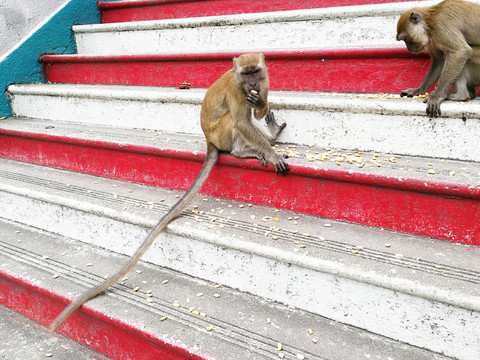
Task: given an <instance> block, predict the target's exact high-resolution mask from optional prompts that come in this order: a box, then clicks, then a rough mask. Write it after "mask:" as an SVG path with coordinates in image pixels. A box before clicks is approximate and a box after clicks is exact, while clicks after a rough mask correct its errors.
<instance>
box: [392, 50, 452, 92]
mask: <svg viewBox="0 0 480 360" xmlns="http://www.w3.org/2000/svg"><path fill="white" fill-rule="evenodd" d="M444 63H445V61H444V59H443V58H438V57H437V58H432V64H431V65H430V69H429V70H428V73H427V75H426V76H425V79H423V81H422V84H421V85H420V86H419V87H418V88H414V89H407V90H403V91H402V92H400V96H408V97H412V96H416V95H421V94H425V93H426V92H427V90H428V89H430V88H431V87H432V86H433V85H434V84H435V82H436V81H437V80H438V78H439V77H440V74H441V73H442V69H443V65H444Z"/></svg>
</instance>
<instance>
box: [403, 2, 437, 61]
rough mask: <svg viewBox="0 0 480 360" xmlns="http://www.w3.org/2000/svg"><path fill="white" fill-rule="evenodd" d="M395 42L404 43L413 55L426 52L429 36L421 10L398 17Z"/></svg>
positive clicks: (414, 10) (411, 11)
mask: <svg viewBox="0 0 480 360" xmlns="http://www.w3.org/2000/svg"><path fill="white" fill-rule="evenodd" d="M397 40H398V41H405V45H406V46H407V49H408V51H410V52H411V53H414V54H418V53H420V52H422V51H427V50H428V45H429V43H430V36H429V35H428V27H427V24H426V23H425V20H424V18H423V16H422V12H421V9H413V10H410V11H407V12H406V13H404V14H403V15H402V16H400V19H399V20H398V23H397Z"/></svg>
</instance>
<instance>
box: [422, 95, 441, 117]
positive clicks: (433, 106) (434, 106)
mask: <svg viewBox="0 0 480 360" xmlns="http://www.w3.org/2000/svg"><path fill="white" fill-rule="evenodd" d="M442 102H443V99H441V98H437V97H435V96H431V97H429V98H428V99H427V101H426V103H427V115H428V116H430V117H434V118H435V117H437V116H441V115H442V112H441V111H440V104H441V103H442Z"/></svg>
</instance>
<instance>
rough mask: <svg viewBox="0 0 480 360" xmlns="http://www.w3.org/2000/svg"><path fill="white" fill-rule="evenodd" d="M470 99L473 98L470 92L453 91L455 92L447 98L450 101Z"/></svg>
mask: <svg viewBox="0 0 480 360" xmlns="http://www.w3.org/2000/svg"><path fill="white" fill-rule="evenodd" d="M470 99H472V97H471V96H470V94H468V93H467V94H465V93H453V92H452V93H450V94H449V95H448V98H447V100H450V101H467V100H470Z"/></svg>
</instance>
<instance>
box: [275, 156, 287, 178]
mask: <svg viewBox="0 0 480 360" xmlns="http://www.w3.org/2000/svg"><path fill="white" fill-rule="evenodd" d="M272 164H273V167H274V168H275V174H277V175H278V174H280V175H285V174H286V173H287V172H289V171H290V166H288V164H287V162H286V161H285V160H284V159H283V157H280V158H279V159H278V160H277V161H275V162H272Z"/></svg>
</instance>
